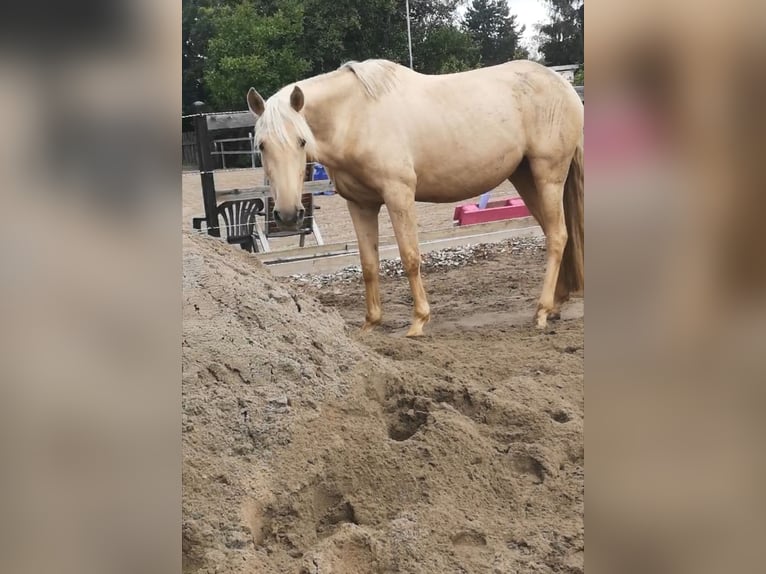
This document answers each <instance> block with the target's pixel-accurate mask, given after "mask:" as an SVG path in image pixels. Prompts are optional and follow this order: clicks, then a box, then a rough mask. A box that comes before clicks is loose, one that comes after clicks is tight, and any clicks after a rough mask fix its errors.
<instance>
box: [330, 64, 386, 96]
mask: <svg viewBox="0 0 766 574" xmlns="http://www.w3.org/2000/svg"><path fill="white" fill-rule="evenodd" d="M344 68H348V69H349V70H351V71H352V72H354V75H355V76H356V77H357V79H358V80H359V82H361V84H362V86H364V91H365V92H367V95H369V96H370V97H371V98H374V99H377V98H379V97H381V96H382V95H383V94H387V93H388V92H390V91H391V90H393V89H394V88H396V86H397V84H398V80H399V78H398V77H397V74H396V71H397V65H396V64H394V63H393V62H389V61H388V60H365V61H364V62H346V63H345V64H343V65H342V66H341V69H344Z"/></svg>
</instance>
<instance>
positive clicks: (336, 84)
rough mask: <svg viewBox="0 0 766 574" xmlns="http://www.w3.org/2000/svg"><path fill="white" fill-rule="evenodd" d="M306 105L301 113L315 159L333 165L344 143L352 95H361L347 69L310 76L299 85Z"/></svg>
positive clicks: (356, 81)
mask: <svg viewBox="0 0 766 574" xmlns="http://www.w3.org/2000/svg"><path fill="white" fill-rule="evenodd" d="M301 88H302V89H303V91H304V94H305V100H306V105H305V107H304V111H303V115H304V117H305V118H306V122H307V123H308V125H309V127H310V128H311V131H312V133H313V134H314V138H315V139H316V142H317V156H318V157H317V158H316V159H317V160H318V161H319V162H320V163H323V164H326V165H328V166H330V167H333V164H335V163H336V162H337V161H338V159H339V157H338V154H339V153H341V150H342V149H343V147H344V146H342V145H340V143H341V142H342V140H343V138H345V134H346V130H347V128H348V125H349V112H350V111H351V109H353V102H354V100H355V99H356V98H361V97H364V93H363V91H362V89H361V86H360V84H359V82H358V80H357V79H356V77H355V76H354V74H352V73H350V72H349V71H348V70H338V71H336V72H331V73H329V74H324V75H322V76H317V77H316V78H312V79H311V80H309V81H308V82H306V83H305V84H302V85H301Z"/></svg>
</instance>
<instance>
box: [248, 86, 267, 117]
mask: <svg viewBox="0 0 766 574" xmlns="http://www.w3.org/2000/svg"><path fill="white" fill-rule="evenodd" d="M247 107H248V108H250V111H251V112H253V114H255V115H256V116H261V115H263V110H265V109H266V102H264V101H263V98H262V97H261V94H259V93H258V92H256V91H255V88H250V89H249V90H248V91H247Z"/></svg>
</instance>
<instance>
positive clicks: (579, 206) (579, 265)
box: [559, 136, 585, 293]
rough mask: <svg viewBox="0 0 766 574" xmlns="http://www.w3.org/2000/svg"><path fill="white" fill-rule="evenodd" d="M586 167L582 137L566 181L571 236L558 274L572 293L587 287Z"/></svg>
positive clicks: (566, 217)
mask: <svg viewBox="0 0 766 574" xmlns="http://www.w3.org/2000/svg"><path fill="white" fill-rule="evenodd" d="M583 167H584V166H583V138H582V136H581V137H580V142H579V143H578V144H577V149H576V150H575V154H574V157H573V158H572V163H571V164H570V165H569V174H568V175H567V181H566V183H565V184H564V219H565V220H566V226H567V233H568V235H569V237H568V239H567V244H566V247H565V248H564V255H563V258H562V260H561V270H560V272H559V273H560V281H561V283H562V286H563V287H565V288H566V291H567V292H569V293H573V292H576V291H581V290H584V289H585V198H584V191H585V189H584V188H585V181H584V180H585V174H584V169H583Z"/></svg>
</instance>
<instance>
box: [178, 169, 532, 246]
mask: <svg viewBox="0 0 766 574" xmlns="http://www.w3.org/2000/svg"><path fill="white" fill-rule="evenodd" d="M214 177H215V186H216V189H219V190H220V189H233V188H238V187H252V186H255V185H262V184H263V170H262V169H260V168H257V169H236V170H228V171H216V172H215V175H214ZM182 189H183V225H184V228H191V220H192V217H198V216H201V215H204V213H205V210H204V208H203V205H202V187H201V184H200V177H199V174H197V173H196V172H186V173H184V174H183V175H182ZM516 195H518V194H517V193H516V191H515V189H514V188H513V186H512V185H511V183H510V182H506V183H504V184H503V185H501V186H499V187H498V188H497V189H495V190H493V191H492V194H491V197H492V198H498V197H510V196H516ZM314 199H315V204H316V205H318V206H319V207H320V209H319V211H317V214H316V217H317V222H318V223H319V227H320V232H321V233H322V237H323V239H324V241H325V243H336V242H343V241H353V240H355V239H356V237H355V236H354V229H353V226H352V224H351V218H350V216H349V214H348V209H347V208H346V201H345V200H344V199H343V198H342V197H340V196H338V195H331V196H326V195H318V196H316V197H315V198H314ZM462 203H466V202H465V201H461V202H458V203H444V204H429V203H418V204H417V208H418V227H419V228H420V229H421V230H423V231H434V230H437V229H445V228H451V227H452V214H453V213H454V211H455V206H456V205H460V204H462ZM380 235H381V238H382V241H381V242H382V243H384V242H386V241H385V238H390V239H391V240H392V238H393V235H394V232H393V229H392V228H391V220H390V219H389V217H388V213H387V212H386V210H385V208H383V209H382V210H381V216H380ZM270 243H271V246H272V248H273V249H284V248H292V247H296V246H297V245H298V238H297V237H295V238H293V237H289V238H277V239H274V240H270ZM306 244H307V245H313V244H314V240H313V238H312V237H309V238H307V241H306Z"/></svg>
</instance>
